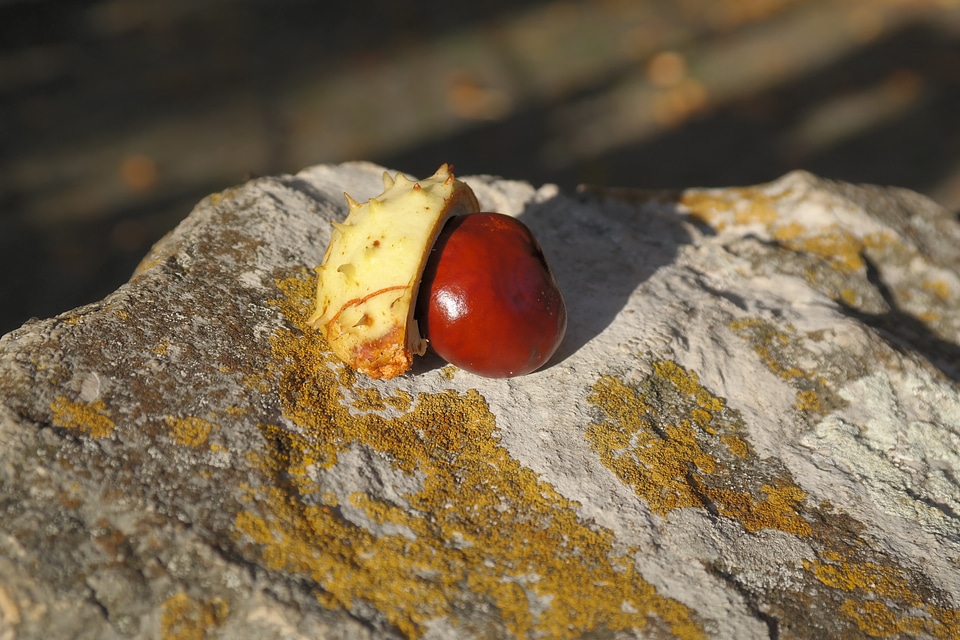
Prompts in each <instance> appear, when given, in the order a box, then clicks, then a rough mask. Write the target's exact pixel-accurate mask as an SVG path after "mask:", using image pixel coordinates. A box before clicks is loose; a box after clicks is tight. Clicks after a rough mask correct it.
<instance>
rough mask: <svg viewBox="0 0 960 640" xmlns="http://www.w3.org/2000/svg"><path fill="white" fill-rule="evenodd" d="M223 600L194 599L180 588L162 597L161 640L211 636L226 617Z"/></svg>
mask: <svg viewBox="0 0 960 640" xmlns="http://www.w3.org/2000/svg"><path fill="white" fill-rule="evenodd" d="M229 611H230V609H229V607H228V606H227V603H226V601H225V600H223V599H221V598H213V599H211V600H194V599H193V598H191V597H190V596H188V595H187V594H186V593H183V592H180V593H177V594H175V595H173V596H171V597H169V598H167V599H166V601H164V603H163V607H162V613H161V614H160V637H161V638H163V640H203V638H209V637H212V636H213V635H214V634H216V633H217V628H218V627H220V626H221V625H222V624H223V623H224V621H225V620H226V619H227V615H228V614H229Z"/></svg>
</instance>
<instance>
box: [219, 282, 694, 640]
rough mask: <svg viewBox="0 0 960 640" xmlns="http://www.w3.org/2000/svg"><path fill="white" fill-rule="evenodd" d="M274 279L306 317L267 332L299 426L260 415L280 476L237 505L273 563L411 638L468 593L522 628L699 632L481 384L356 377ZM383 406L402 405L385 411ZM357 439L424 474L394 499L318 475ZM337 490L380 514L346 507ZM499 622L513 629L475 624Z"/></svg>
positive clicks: (289, 305) (296, 285) (555, 633)
mask: <svg viewBox="0 0 960 640" xmlns="http://www.w3.org/2000/svg"><path fill="white" fill-rule="evenodd" d="M278 284H279V287H280V289H281V290H282V291H283V292H284V294H285V296H286V297H285V299H284V300H282V301H280V303H279V304H280V305H281V308H282V309H283V311H284V313H285V315H286V316H287V318H288V319H289V320H290V321H291V322H292V324H293V325H294V326H296V327H297V328H296V329H293V330H280V331H279V332H278V333H277V334H276V335H275V336H274V341H273V344H274V350H275V356H276V358H275V359H276V362H278V363H283V367H282V369H281V370H280V371H278V372H277V374H278V375H279V376H280V389H281V399H282V402H283V411H284V416H285V418H286V419H287V420H289V421H290V422H292V423H293V424H295V425H296V426H297V428H296V429H295V430H291V429H287V428H281V427H279V426H273V425H263V426H262V430H263V433H264V435H265V436H266V440H267V443H268V446H269V447H270V448H269V450H268V451H267V452H266V453H265V454H264V457H263V460H262V464H263V466H264V468H265V470H266V471H267V472H268V473H269V474H272V475H273V476H275V477H276V478H277V481H276V482H275V483H268V484H266V485H265V486H262V487H260V488H258V489H256V490H255V491H254V494H253V496H252V498H251V504H250V506H249V508H248V509H247V510H246V511H244V512H242V513H240V514H239V515H238V516H237V518H236V530H237V532H238V535H239V536H241V539H242V540H244V541H246V542H247V543H250V544H252V545H255V548H256V549H257V550H258V552H259V553H260V554H261V555H262V557H263V562H264V564H265V565H266V566H267V567H268V568H269V569H271V570H275V571H284V572H289V573H294V574H297V575H300V576H304V577H306V578H309V579H310V580H311V581H313V583H314V584H315V585H316V586H317V592H318V600H319V601H320V602H321V603H323V604H324V605H325V606H329V607H342V608H345V609H348V610H350V609H353V608H354V607H356V606H358V605H359V603H361V602H363V603H366V604H367V605H372V606H373V607H374V608H376V609H377V610H378V611H379V612H380V613H381V614H382V615H384V616H385V617H386V619H387V620H388V621H389V622H390V623H391V624H393V625H395V626H396V627H397V628H398V629H399V630H400V632H401V633H403V634H406V635H408V636H411V637H417V636H419V635H421V634H422V633H423V632H424V631H425V630H426V628H427V624H428V622H429V621H430V620H433V619H435V618H437V617H440V616H447V617H448V618H452V621H453V622H454V623H455V624H463V625H469V624H473V623H471V622H470V620H469V619H468V618H464V617H461V616H460V613H459V612H460V611H461V610H462V609H461V606H462V605H464V604H467V600H466V599H468V598H469V599H472V598H480V599H482V600H483V601H485V602H489V603H490V604H491V605H492V606H493V607H494V608H495V609H496V611H497V612H498V613H499V616H498V617H499V619H500V621H501V622H499V623H490V624H498V625H499V624H502V625H503V627H504V629H505V630H506V632H508V633H510V634H512V635H514V636H517V637H530V636H534V637H551V638H570V637H579V636H581V635H583V634H584V633H586V632H589V631H591V630H601V629H606V630H626V629H633V628H642V627H645V626H647V625H649V624H651V623H652V622H655V623H656V624H658V625H663V626H665V627H666V628H667V629H669V630H670V631H671V632H672V633H673V634H674V635H676V636H677V637H681V638H699V637H703V632H702V631H701V629H700V627H699V625H698V623H697V622H696V618H695V615H694V614H693V612H691V611H690V610H689V609H688V608H687V607H685V606H684V605H682V604H680V603H678V602H676V601H674V600H671V599H669V598H665V597H663V596H661V595H659V594H658V593H657V592H656V590H655V589H654V588H653V586H651V585H650V584H648V583H647V582H646V581H645V580H644V579H643V578H642V577H641V576H640V574H639V572H638V571H637V569H636V566H635V564H634V561H633V559H632V557H631V556H624V555H618V554H617V553H616V552H615V551H614V540H613V534H612V533H611V532H610V531H608V530H606V529H602V528H599V527H595V526H589V525H587V524H585V523H584V522H582V521H581V520H580V519H579V518H578V516H577V512H576V507H577V505H576V503H573V502H571V501H569V500H567V499H566V498H564V497H562V496H561V495H559V494H558V493H557V491H556V490H555V489H554V488H553V487H552V486H550V485H549V484H547V483H545V482H543V481H542V480H540V479H539V478H538V477H537V475H536V474H535V473H533V472H532V471H531V470H529V469H527V468H525V467H523V466H522V465H521V464H520V463H519V462H518V461H517V460H515V459H513V458H512V457H511V456H510V455H509V453H508V452H507V450H506V449H505V448H504V447H503V446H501V444H500V443H499V440H498V438H497V437H496V436H495V435H494V434H495V430H496V420H495V418H494V416H493V415H492V414H491V413H490V410H489V407H488V406H487V404H486V402H485V401H484V399H483V397H481V396H480V394H479V393H477V392H476V391H473V390H471V391H468V392H467V393H463V394H461V393H456V392H454V391H448V392H445V393H436V394H426V393H421V394H418V395H416V396H415V397H414V396H411V395H410V394H409V393H408V392H405V391H398V392H395V393H386V392H382V391H379V390H377V388H363V387H361V386H360V385H359V384H358V382H357V379H356V375H355V374H353V372H351V371H349V369H347V368H346V367H343V366H342V365H339V364H337V361H336V358H335V357H333V356H332V355H331V354H330V353H329V352H328V351H327V349H326V345H325V343H324V341H323V339H322V337H321V336H320V335H319V333H317V332H315V331H313V330H310V329H309V328H308V327H307V326H306V323H305V320H306V314H307V313H308V311H305V305H304V304H303V302H302V301H303V300H305V299H309V297H310V296H311V294H312V290H311V289H312V288H311V286H310V281H309V280H307V279H306V278H291V279H288V280H284V281H281V282H280V283H278ZM347 398H352V400H350V401H348V400H347ZM351 405H352V406H351ZM384 406H386V407H391V408H393V409H395V410H396V411H398V412H399V415H393V413H392V412H387V415H384V413H382V412H381V411H380V407H384ZM358 409H363V410H361V411H358ZM367 409H369V410H367ZM351 450H367V451H371V452H374V453H375V454H376V455H377V456H378V457H380V458H382V459H383V460H385V461H388V463H389V464H390V465H391V466H392V467H393V468H394V469H395V470H396V472H397V473H402V474H405V475H407V476H409V477H410V478H411V479H413V478H415V479H416V483H415V484H416V485H418V486H417V488H415V489H411V490H408V491H405V492H403V495H402V496H400V499H401V500H402V501H403V502H404V504H397V503H395V502H392V501H390V500H387V499H385V498H383V497H378V496H375V495H368V494H366V493H363V492H353V493H351V494H349V495H345V496H344V495H341V496H339V497H338V496H337V495H335V494H331V492H330V490H329V488H327V487H322V486H318V485H319V483H318V481H317V479H316V478H317V477H318V471H321V470H323V469H330V468H333V467H334V466H335V465H337V464H338V462H339V461H340V457H341V456H342V455H343V454H344V453H346V452H347V451H351ZM340 501H347V502H349V506H350V508H352V509H354V510H359V511H361V512H362V513H363V514H364V515H365V516H366V518H367V519H368V520H369V521H370V522H371V523H374V525H375V526H374V527H373V528H368V527H366V526H361V525H358V524H356V523H355V522H353V521H351V520H349V519H347V518H345V517H344V515H343V514H342V513H341V511H340V509H338V508H335V507H336V505H337V504H338V503H339V502H340ZM388 525H389V526H388ZM378 526H383V527H385V528H384V529H383V530H382V531H381V530H378V529H377V527H378ZM469 594H473V595H469ZM491 634H492V635H504V632H503V630H501V631H499V632H492V631H491V630H490V629H488V628H484V629H480V630H477V631H476V635H480V636H484V635H491Z"/></svg>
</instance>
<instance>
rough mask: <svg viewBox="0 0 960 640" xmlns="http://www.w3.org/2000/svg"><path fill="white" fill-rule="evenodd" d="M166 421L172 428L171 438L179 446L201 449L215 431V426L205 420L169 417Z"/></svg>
mask: <svg viewBox="0 0 960 640" xmlns="http://www.w3.org/2000/svg"><path fill="white" fill-rule="evenodd" d="M165 420H166V422H167V426H168V427H170V437H171V438H173V439H174V440H175V441H176V443H177V444H182V445H184V446H186V447H199V446H200V445H202V444H204V443H205V442H206V441H207V438H208V437H209V436H210V431H211V430H213V425H212V424H211V423H209V422H207V421H206V420H204V419H203V418H197V417H193V416H191V417H188V418H176V417H174V416H167V417H166V418H165Z"/></svg>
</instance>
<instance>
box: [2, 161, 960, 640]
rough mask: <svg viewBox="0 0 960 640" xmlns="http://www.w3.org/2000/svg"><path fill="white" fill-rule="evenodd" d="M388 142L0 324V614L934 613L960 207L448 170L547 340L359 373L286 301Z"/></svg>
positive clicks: (853, 624)
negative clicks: (492, 370) (487, 220)
mask: <svg viewBox="0 0 960 640" xmlns="http://www.w3.org/2000/svg"><path fill="white" fill-rule="evenodd" d="M381 171H382V169H381V168H380V167H375V166H372V165H369V164H345V165H339V166H318V167H314V168H310V169H307V170H305V171H303V172H301V173H300V174H298V175H296V176H282V177H277V178H266V179H260V180H255V181H252V182H250V183H247V184H245V185H243V186H241V187H238V188H236V189H232V190H229V191H226V192H224V193H220V194H215V195H213V196H210V197H208V198H206V199H205V200H204V201H203V202H201V203H200V204H199V205H198V206H197V208H196V209H195V210H194V212H193V213H192V214H191V215H190V217H189V218H188V219H187V220H186V221H185V222H184V223H183V224H181V225H180V226H179V227H178V228H177V229H176V230H174V231H173V232H172V233H171V234H169V235H168V236H167V237H166V238H165V239H164V240H163V241H161V242H160V243H159V244H158V245H157V246H156V247H155V248H154V249H153V250H152V252H151V253H150V254H149V255H148V256H147V257H146V258H145V259H144V262H143V264H142V265H141V267H140V268H139V270H138V272H137V273H136V274H135V275H134V276H133V278H132V279H131V280H130V282H129V283H128V284H126V285H124V286H123V287H121V288H120V289H119V290H117V291H116V292H115V293H114V294H112V295H110V296H108V297H107V298H105V299H104V300H102V301H101V302H98V303H95V304H92V305H89V306H86V307H83V308H80V309H75V310H73V311H70V312H68V313H65V314H62V315H60V316H58V317H56V318H52V319H48V320H41V321H35V322H30V323H28V324H26V325H24V326H23V327H22V328H20V329H18V330H16V331H14V332H12V333H10V334H7V335H6V336H4V337H3V338H2V339H0V388H2V390H3V400H4V401H3V403H2V405H0V640H11V639H15V638H40V637H43V638H114V637H117V638H119V637H136V638H204V637H225V638H226V637H229V638H240V639H243V638H320V637H323V638H363V637H423V638H469V637H475V638H488V637H520V638H572V637H590V638H630V637H641V638H660V637H680V638H700V637H716V638H741V639H746V638H781V639H782V638H820V637H844V638H860V637H864V638H866V637H881V638H888V637H929V638H956V637H960V389H958V384H957V380H958V377H960V355H958V354H960V349H958V346H957V345H958V342H960V313H958V311H960V303H958V301H960V225H958V223H957V220H956V219H955V218H954V217H953V216H952V215H950V214H949V213H948V212H946V211H944V210H942V209H939V208H938V207H937V206H936V205H934V204H933V203H931V202H930V201H928V200H926V199H924V198H922V197H920V196H918V195H916V194H913V193H911V192H907V191H902V190H897V189H884V188H877V187H863V186H853V185H848V184H840V183H834V182H830V181H826V180H822V179H819V178H816V177H814V176H812V175H809V174H804V173H793V174H790V175H787V176H785V177H784V178H782V179H780V180H778V181H776V182H774V183H771V184H768V185H762V186H758V187H750V188H739V189H718V190H688V191H686V192H683V193H640V192H635V191H630V192H627V191H623V192H619V191H616V190H605V191H601V192H590V191H585V192H583V193H580V194H575V195H574V194H563V193H559V192H558V191H557V190H556V189H555V188H553V187H550V186H545V187H542V188H540V189H534V188H532V187H530V186H529V185H527V184H525V183H521V182H511V181H506V180H500V179H494V178H489V177H474V178H466V181H467V182H469V183H470V184H471V185H472V186H473V187H474V189H475V191H476V192H477V194H478V196H479V198H480V201H481V204H482V205H483V207H484V208H485V209H489V210H496V211H502V212H504V213H509V214H515V215H520V216H522V219H523V220H524V221H525V222H526V223H527V224H528V225H530V226H531V227H532V228H533V229H534V232H535V233H536V234H537V237H538V238H539V239H540V241H541V244H542V245H543V247H544V251H545V252H546V254H547V256H548V259H549V260H550V262H551V264H552V266H553V267H554V270H555V272H556V275H557V279H558V281H559V282H560V285H561V287H562V288H563V291H564V294H565V296H566V297H567V302H568V306H569V313H570V325H569V330H568V334H567V337H566V339H565V342H564V344H563V345H562V347H561V350H560V353H559V354H558V355H557V357H555V359H554V361H553V362H552V363H551V364H550V365H549V366H548V367H547V368H545V369H543V370H541V371H539V372H537V373H534V374H532V375H529V376H525V377H521V378H516V379H511V380H487V379H482V378H478V377H475V376H472V375H470V374H468V373H465V372H462V371H459V370H455V369H454V368H452V367H450V366H445V365H444V363H442V362H440V361H438V360H437V359H436V358H431V357H427V358H424V359H422V360H421V361H420V362H419V363H418V364H417V366H416V367H415V369H414V371H412V372H411V373H410V374H408V375H405V376H403V377H401V378H398V379H395V380H392V381H372V380H369V379H366V378H363V377H358V376H356V375H354V374H353V373H352V372H351V371H349V370H346V369H345V368H344V367H343V366H342V365H340V364H339V363H338V362H336V360H335V359H334V358H333V357H332V356H331V355H330V354H329V352H327V351H326V350H325V348H324V344H323V341H322V339H321V338H320V337H319V334H318V333H316V332H315V331H312V330H309V329H307V328H306V327H305V324H304V319H305V317H306V315H307V314H308V313H309V311H310V310H311V304H312V296H313V288H314V286H315V283H314V277H313V274H312V271H311V269H312V267H313V266H315V265H316V264H318V263H319V261H320V259H321V257H322V255H323V252H324V249H325V246H326V242H327V240H328V238H329V230H330V224H329V222H330V220H336V219H341V218H342V217H343V216H344V215H345V214H346V205H345V203H344V201H343V197H342V195H341V194H342V192H343V191H347V192H349V193H350V194H351V195H353V196H354V197H356V198H358V199H364V198H367V197H369V196H372V195H376V194H377V193H378V192H379V190H380V173H381Z"/></svg>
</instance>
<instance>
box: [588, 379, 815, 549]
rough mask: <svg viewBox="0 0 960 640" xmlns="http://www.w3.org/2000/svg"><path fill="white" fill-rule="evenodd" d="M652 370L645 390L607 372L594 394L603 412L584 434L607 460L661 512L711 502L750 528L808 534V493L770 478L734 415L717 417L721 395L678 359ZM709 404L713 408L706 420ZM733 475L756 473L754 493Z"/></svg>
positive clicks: (741, 476) (592, 399)
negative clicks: (804, 514)
mask: <svg viewBox="0 0 960 640" xmlns="http://www.w3.org/2000/svg"><path fill="white" fill-rule="evenodd" d="M653 368H654V375H652V376H650V378H648V380H647V381H646V382H645V383H644V385H642V386H641V388H634V387H632V386H630V385H628V384H626V383H625V382H623V381H622V380H619V379H617V378H615V377H613V376H603V377H601V378H600V380H598V381H597V383H596V384H595V385H594V387H593V392H592V393H591V394H590V396H588V400H589V401H590V402H591V403H593V404H595V405H596V406H598V407H599V408H600V409H601V410H602V411H603V413H604V417H605V419H604V420H603V421H602V422H600V423H596V424H591V425H590V427H589V428H588V429H587V433H586V435H587V438H588V440H589V441H590V444H591V446H592V447H593V449H594V450H595V451H596V452H597V454H598V456H599V457H600V460H601V461H602V462H603V464H604V465H605V466H606V467H607V468H609V469H610V470H611V471H613V472H614V474H616V475H617V477H618V478H620V480H621V481H623V482H624V483H625V484H628V485H629V486H631V487H632V488H633V490H634V491H635V492H636V493H637V495H638V496H640V497H641V498H643V499H644V501H646V503H647V504H648V505H649V506H650V508H651V510H653V511H654V512H655V513H658V514H660V515H664V516H665V515H666V514H667V513H669V512H670V511H672V510H673V509H680V508H683V507H700V508H707V507H708V506H711V507H712V508H715V509H716V510H717V512H718V513H719V514H720V515H723V516H726V517H729V518H733V519H735V520H738V521H740V522H741V523H742V524H743V526H744V528H745V529H747V530H748V531H751V532H755V531H759V530H761V529H778V530H781V531H786V532H789V533H793V534H796V535H807V534H809V533H810V525H809V524H808V523H807V522H806V520H804V518H803V517H802V515H801V514H802V512H803V503H804V501H805V499H806V493H805V492H803V491H802V490H801V489H799V488H798V487H796V486H795V485H793V484H792V483H791V482H790V481H789V480H788V479H786V478H782V477H771V478H766V479H765V480H764V474H763V472H762V471H760V470H758V469H757V467H758V466H759V465H758V464H757V462H758V461H757V459H756V456H755V455H754V454H753V453H752V452H751V451H750V448H749V445H748V444H747V443H746V441H744V440H743V439H742V438H740V437H739V436H738V435H737V431H738V430H739V427H738V425H737V424H736V422H735V420H736V419H735V418H734V419H731V418H727V417H721V416H719V415H717V414H720V413H721V412H722V411H723V410H724V407H725V402H724V401H723V399H722V398H719V397H717V396H715V395H713V394H712V393H710V392H709V391H708V390H707V389H706V388H704V387H703V386H701V385H700V383H699V379H698V377H697V376H696V374H695V373H694V372H692V371H687V370H686V369H684V368H682V367H680V366H679V365H678V364H676V363H675V362H670V361H660V362H655V363H653ZM703 407H707V408H709V409H710V411H712V412H713V415H712V416H711V420H710V421H709V423H707V424H703V421H702V415H701V412H704V411H705V410H704V409H703ZM734 474H736V475H738V476H739V478H738V481H737V485H738V486H743V485H744V482H745V479H746V478H750V477H752V478H753V479H752V483H753V484H754V485H756V489H755V491H753V492H743V491H733V490H731V489H729V488H728V487H729V484H730V479H731V478H732V477H733V475H734ZM758 478H759V479H760V481H759V482H758V481H757V479H758ZM761 496H763V497H761Z"/></svg>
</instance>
